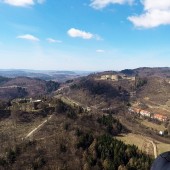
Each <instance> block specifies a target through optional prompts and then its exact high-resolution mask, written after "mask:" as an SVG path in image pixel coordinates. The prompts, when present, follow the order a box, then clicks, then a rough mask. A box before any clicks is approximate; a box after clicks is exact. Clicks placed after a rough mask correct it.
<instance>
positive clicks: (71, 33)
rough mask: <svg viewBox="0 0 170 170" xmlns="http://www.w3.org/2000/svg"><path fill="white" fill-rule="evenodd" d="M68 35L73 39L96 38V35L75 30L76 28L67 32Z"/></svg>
mask: <svg viewBox="0 0 170 170" xmlns="http://www.w3.org/2000/svg"><path fill="white" fill-rule="evenodd" d="M67 33H68V35H69V36H70V37H73V38H77V37H79V38H83V39H92V38H94V35H93V34H92V33H89V32H85V31H82V30H78V29H75V28H71V29H69V30H68V31H67Z"/></svg>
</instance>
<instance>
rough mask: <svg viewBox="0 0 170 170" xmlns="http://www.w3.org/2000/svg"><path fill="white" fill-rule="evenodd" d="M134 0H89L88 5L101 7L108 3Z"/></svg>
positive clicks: (131, 0)
mask: <svg viewBox="0 0 170 170" xmlns="http://www.w3.org/2000/svg"><path fill="white" fill-rule="evenodd" d="M133 1H134V0H91V4H90V6H91V7H93V8H95V9H102V8H104V7H106V6H108V5H110V4H120V5H122V4H126V3H128V4H132V3H133Z"/></svg>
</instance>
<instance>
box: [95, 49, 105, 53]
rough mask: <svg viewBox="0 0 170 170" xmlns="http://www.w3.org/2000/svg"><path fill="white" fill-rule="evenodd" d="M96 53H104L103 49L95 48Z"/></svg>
mask: <svg viewBox="0 0 170 170" xmlns="http://www.w3.org/2000/svg"><path fill="white" fill-rule="evenodd" d="M96 52H97V53H104V52H105V51H104V50H101V49H98V50H96Z"/></svg>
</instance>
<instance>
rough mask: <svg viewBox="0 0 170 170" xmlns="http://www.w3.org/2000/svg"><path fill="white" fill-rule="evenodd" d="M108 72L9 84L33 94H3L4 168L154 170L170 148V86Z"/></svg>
mask: <svg viewBox="0 0 170 170" xmlns="http://www.w3.org/2000/svg"><path fill="white" fill-rule="evenodd" d="M142 71H143V70H142ZM160 72H161V71H160ZM105 74H106V73H105V72H103V73H96V74H91V75H89V76H86V77H80V78H76V79H74V80H71V81H68V82H65V83H57V82H46V81H44V80H43V81H42V80H37V79H32V78H15V79H10V80H9V79H8V80H5V81H6V82H3V84H2V85H1V87H0V89H1V90H2V91H3V90H6V88H7V89H9V88H12V89H13V88H18V86H20V88H25V89H26V90H27V95H23V93H25V92H20V95H21V97H14V98H3V96H0V97H1V104H0V136H1V138H0V140H1V148H0V149H1V155H0V168H1V169H4V170H5V169H9V168H10V169H14V170H15V169H16V168H17V167H21V169H28V168H30V169H33V170H34V169H44V170H46V169H70V170H71V169H77V168H78V169H84V170H86V169H89V170H90V169H106V170H107V169H109V167H110V168H111V169H113V168H115V169H118V170H121V168H123V167H124V168H126V169H130V168H132V167H133V166H135V168H136V166H137V165H136V163H137V162H147V163H146V164H143V163H140V164H138V165H139V167H138V168H139V169H149V167H150V165H151V163H152V161H153V160H154V159H155V158H156V157H157V156H158V155H159V154H160V153H163V152H165V151H168V149H169V147H170V124H169V117H170V114H169V113H170V110H169V106H168V102H169V97H170V91H169V89H170V85H169V83H166V77H160V76H159V77H157V76H156V75H154V76H147V77H145V76H144V77H143V76H140V77H139V76H135V75H130V77H128V76H129V75H123V76H122V73H119V72H118V73H115V72H114V73H112V72H107V75H112V74H114V75H115V74H116V75H115V76H103V75H105ZM159 75H160V74H159ZM101 76H102V77H103V78H102V79H100V77H101ZM134 77H135V78H134ZM153 84H154V85H155V87H154V88H152V85H153ZM16 86H17V87H16ZM5 87H6V88H5ZM41 88H42V89H50V90H47V91H44V93H42V90H41ZM158 89H159V90H158ZM34 90H35V92H34ZM37 90H39V91H37ZM32 91H33V92H32ZM157 91H159V92H157ZM3 92H4V91H3ZM4 93H5V95H6V96H10V95H11V91H5V92H4ZM8 93H9V94H8ZM146 94H147V95H146ZM16 96H18V92H16ZM22 96H23V97H22ZM157 115H162V116H164V117H166V119H159V116H158V117H157ZM116 143H117V144H116ZM112 145H114V146H115V147H114V148H112V147H111V146H112ZM111 148H112V149H113V150H114V153H112V149H111ZM107 151H109V152H108V153H107ZM123 153H126V154H125V155H126V156H125V157H126V159H124V158H125V157H124V156H123ZM30 154H31V155H32V157H31V158H29V155H30ZM133 154H134V155H133ZM133 157H135V159H133ZM112 158H114V160H115V162H116V164H112V161H111V160H112ZM132 160H133V161H132ZM146 160H147V161H146Z"/></svg>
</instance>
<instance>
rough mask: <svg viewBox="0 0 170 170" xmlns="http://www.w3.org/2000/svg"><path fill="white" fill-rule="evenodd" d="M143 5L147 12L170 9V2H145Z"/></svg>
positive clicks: (161, 0) (145, 0)
mask: <svg viewBox="0 0 170 170" xmlns="http://www.w3.org/2000/svg"><path fill="white" fill-rule="evenodd" d="M142 3H143V5H144V8H145V10H149V9H160V10H166V9H170V1H169V0H154V1H153V0H143V2H142Z"/></svg>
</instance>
